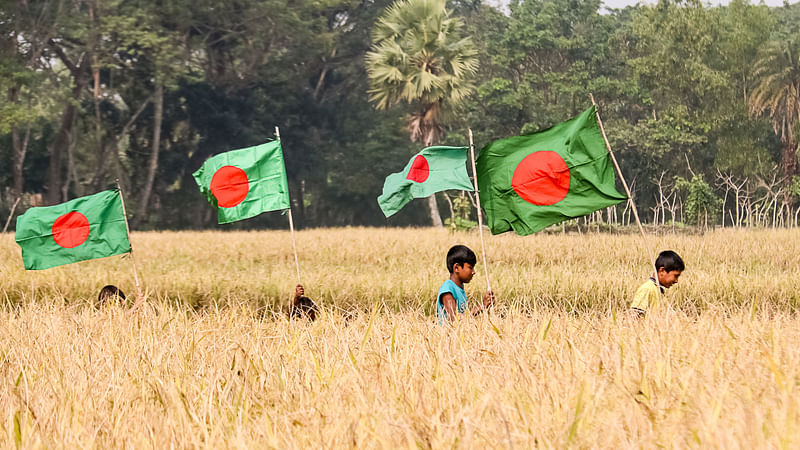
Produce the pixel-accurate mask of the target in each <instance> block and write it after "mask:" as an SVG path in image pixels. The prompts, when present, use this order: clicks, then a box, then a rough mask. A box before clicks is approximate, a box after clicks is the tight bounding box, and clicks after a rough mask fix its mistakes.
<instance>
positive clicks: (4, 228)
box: [3, 197, 22, 233]
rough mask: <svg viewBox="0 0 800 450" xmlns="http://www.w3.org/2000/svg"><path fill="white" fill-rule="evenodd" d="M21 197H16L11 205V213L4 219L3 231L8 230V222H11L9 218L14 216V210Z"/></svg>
mask: <svg viewBox="0 0 800 450" xmlns="http://www.w3.org/2000/svg"><path fill="white" fill-rule="evenodd" d="M21 199H22V197H17V201H15V202H14V206H12V207H11V213H10V214H9V215H8V219H6V226H4V227H3V233H5V232H6V231H8V224H9V223H11V218H12V217H14V211H15V210H16V209H17V205H18V204H19V201H20V200H21Z"/></svg>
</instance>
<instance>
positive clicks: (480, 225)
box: [469, 128, 492, 291]
mask: <svg viewBox="0 0 800 450" xmlns="http://www.w3.org/2000/svg"><path fill="white" fill-rule="evenodd" d="M469 156H470V159H471V160H472V183H473V185H474V186H475V200H476V202H477V208H478V233H479V234H480V235H481V255H482V256H483V266H484V267H485V269H484V272H486V289H487V290H489V291H491V290H492V283H491V282H490V281H489V261H487V260H486V244H484V242H483V212H482V211H481V196H480V192H478V171H477V170H476V169H475V143H474V142H473V141H472V128H469Z"/></svg>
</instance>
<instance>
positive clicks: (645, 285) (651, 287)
mask: <svg viewBox="0 0 800 450" xmlns="http://www.w3.org/2000/svg"><path fill="white" fill-rule="evenodd" d="M659 288H660V289H661V292H662V293H663V292H664V288H663V287H661V286H659V285H657V284H656V281H655V280H654V279H653V278H652V277H651V278H648V279H647V280H645V281H644V282H642V284H640V285H639V287H638V288H637V289H636V293H637V294H639V293H645V292H647V293H656V294H658V291H659Z"/></svg>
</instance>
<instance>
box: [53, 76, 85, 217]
mask: <svg viewBox="0 0 800 450" xmlns="http://www.w3.org/2000/svg"><path fill="white" fill-rule="evenodd" d="M82 90H83V82H82V80H81V79H80V77H76V80H75V86H74V87H73V88H72V98H71V99H70V100H69V101H68V103H67V106H66V108H64V114H63V115H62V116H61V126H60V127H59V129H58V134H57V135H56V139H55V141H53V144H52V146H51V147H50V163H49V166H48V169H47V197H46V199H45V202H46V203H47V204H49V205H55V204H56V203H58V202H59V201H60V200H61V187H62V186H61V176H62V172H63V170H62V167H63V160H64V152H65V150H66V149H67V146H69V145H70V139H71V136H72V127H73V125H74V123H75V115H76V113H77V109H78V107H77V103H78V99H79V98H80V96H81V91H82Z"/></svg>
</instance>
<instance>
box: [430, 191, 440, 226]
mask: <svg viewBox="0 0 800 450" xmlns="http://www.w3.org/2000/svg"><path fill="white" fill-rule="evenodd" d="M428 208H429V209H430V211H431V223H432V225H433V226H434V227H437V228H441V227H442V226H444V224H443V223H442V217H441V216H440V215H439V205H437V204H436V194H433V195H431V196H430V197H428Z"/></svg>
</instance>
